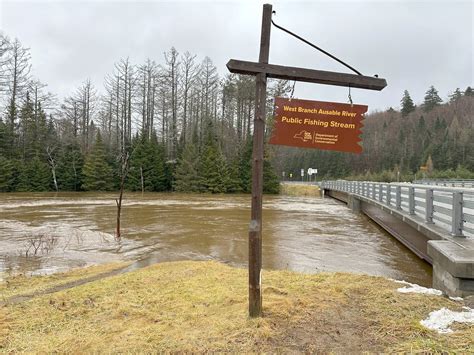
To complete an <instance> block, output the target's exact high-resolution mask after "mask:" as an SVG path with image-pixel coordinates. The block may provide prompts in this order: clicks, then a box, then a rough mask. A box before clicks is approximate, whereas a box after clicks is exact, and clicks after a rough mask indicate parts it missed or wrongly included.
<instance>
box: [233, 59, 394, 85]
mask: <svg viewBox="0 0 474 355" xmlns="http://www.w3.org/2000/svg"><path fill="white" fill-rule="evenodd" d="M227 69H229V71H230V72H231V73H237V74H246V75H257V74H260V73H265V74H266V76H267V77H269V78H275V79H284V80H296V81H305V82H308V83H316V84H325V85H336V86H346V87H347V86H350V87H352V88H360V89H369V90H379V91H380V90H382V89H383V88H384V87H386V86H387V81H386V80H385V79H382V78H376V77H371V76H364V75H354V74H347V73H337V72H331V71H324V70H314V69H306V68H296V67H288V66H283V65H275V64H267V63H256V62H247V61H244V60H237V59H231V60H229V62H228V63H227Z"/></svg>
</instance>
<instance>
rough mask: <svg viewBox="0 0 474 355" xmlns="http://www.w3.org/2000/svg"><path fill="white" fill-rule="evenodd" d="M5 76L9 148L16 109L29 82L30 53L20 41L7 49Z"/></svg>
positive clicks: (15, 121) (15, 124)
mask: <svg viewBox="0 0 474 355" xmlns="http://www.w3.org/2000/svg"><path fill="white" fill-rule="evenodd" d="M5 69H6V70H5V73H6V76H7V100H8V107H7V121H8V126H7V127H8V131H9V132H8V133H9V134H8V135H7V136H8V137H9V139H10V142H8V145H9V146H11V147H12V146H13V145H14V133H15V130H16V126H17V118H18V111H19V109H18V107H19V102H20V100H22V99H23V98H24V97H25V95H26V92H27V88H28V84H29V81H30V71H31V64H30V52H29V49H27V48H23V47H22V46H21V43H20V41H18V40H17V39H15V40H14V41H13V43H11V45H10V48H9V55H8V60H7V62H6V65H5Z"/></svg>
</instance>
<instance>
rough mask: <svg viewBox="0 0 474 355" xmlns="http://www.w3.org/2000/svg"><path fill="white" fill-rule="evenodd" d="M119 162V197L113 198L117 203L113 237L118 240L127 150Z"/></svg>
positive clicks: (127, 166)
mask: <svg viewBox="0 0 474 355" xmlns="http://www.w3.org/2000/svg"><path fill="white" fill-rule="evenodd" d="M120 160H121V164H120V194H119V198H118V199H116V200H115V203H116V204H117V225H116V229H115V238H116V239H117V240H120V238H121V236H122V234H121V230H120V218H121V213H122V198H123V190H124V188H125V180H126V178H127V175H128V168H129V154H128V152H124V153H123V154H122V155H121V157H120Z"/></svg>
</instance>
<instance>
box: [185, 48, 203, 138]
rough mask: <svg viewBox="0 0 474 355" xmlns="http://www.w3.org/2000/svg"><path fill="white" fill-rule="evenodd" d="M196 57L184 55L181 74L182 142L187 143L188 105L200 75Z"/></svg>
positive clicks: (187, 53) (188, 54)
mask: <svg viewBox="0 0 474 355" xmlns="http://www.w3.org/2000/svg"><path fill="white" fill-rule="evenodd" d="M195 58H196V56H195V55H191V54H190V53H189V52H186V53H184V55H182V56H181V62H182V66H181V68H182V72H181V91H182V103H183V123H182V128H181V141H182V142H183V143H186V134H187V128H188V124H189V123H188V105H189V96H190V91H191V88H192V87H193V85H194V84H195V82H196V77H197V75H198V70H199V69H198V68H197V67H196V64H195V63H194V60H195Z"/></svg>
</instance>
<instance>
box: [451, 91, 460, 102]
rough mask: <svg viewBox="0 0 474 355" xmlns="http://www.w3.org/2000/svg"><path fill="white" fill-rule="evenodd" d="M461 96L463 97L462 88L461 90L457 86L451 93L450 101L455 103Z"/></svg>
mask: <svg viewBox="0 0 474 355" xmlns="http://www.w3.org/2000/svg"><path fill="white" fill-rule="evenodd" d="M461 97H462V92H461V90H459V88H456V90H454V92H453V93H452V94H451V95H449V103H454V102H456V101H458V100H459V99H460V98H461Z"/></svg>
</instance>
